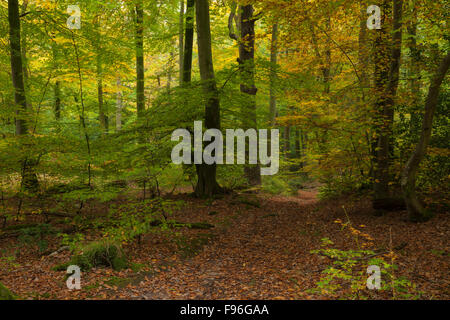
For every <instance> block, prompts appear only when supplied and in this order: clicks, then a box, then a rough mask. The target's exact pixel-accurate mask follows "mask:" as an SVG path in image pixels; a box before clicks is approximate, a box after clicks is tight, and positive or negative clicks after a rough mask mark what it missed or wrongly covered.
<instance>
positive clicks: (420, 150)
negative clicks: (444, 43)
mask: <svg viewBox="0 0 450 320" xmlns="http://www.w3.org/2000/svg"><path fill="white" fill-rule="evenodd" d="M449 67H450V53H448V54H447V56H446V57H445V58H444V60H443V61H442V62H441V64H440V66H439V69H438V71H437V72H436V74H435V75H434V77H433V79H432V80H431V84H430V88H429V90H428V96H427V99H426V102H425V115H424V117H423V122H422V133H421V135H420V140H419V143H418V144H417V146H416V149H415V150H414V152H413V154H412V155H411V158H410V159H409V161H408V163H407V164H406V166H405V168H404V170H403V173H402V179H401V185H402V191H403V198H404V200H405V202H406V207H407V209H408V213H409V218H410V220H411V221H424V220H427V219H429V218H430V214H429V213H428V212H427V211H426V210H425V209H424V208H423V206H422V205H421V203H420V202H419V199H418V198H417V194H416V175H417V172H418V170H419V167H420V162H421V161H422V159H423V158H424V156H425V154H426V151H427V147H428V144H429V142H430V138H431V130H432V127H433V117H434V113H435V111H436V106H437V104H438V98H439V91H440V88H441V84H442V82H443V81H444V78H445V76H446V74H447V72H448V69H449Z"/></svg>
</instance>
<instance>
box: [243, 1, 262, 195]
mask: <svg viewBox="0 0 450 320" xmlns="http://www.w3.org/2000/svg"><path fill="white" fill-rule="evenodd" d="M239 11H240V13H241V14H240V28H241V38H240V41H239V68H240V73H241V80H242V83H241V85H240V90H241V93H243V94H244V95H245V96H246V100H245V103H243V105H242V126H243V129H244V130H246V129H257V120H256V93H257V91H258V90H257V88H256V86H255V17H254V16H253V12H254V9H253V6H252V5H245V6H241V7H240V10H239ZM248 150H249V148H246V158H247V159H248V154H249V151H248ZM244 173H245V176H246V178H247V181H248V183H249V184H250V185H252V186H255V185H260V184H261V169H260V166H259V165H250V164H248V165H245V167H244Z"/></svg>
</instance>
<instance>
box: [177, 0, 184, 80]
mask: <svg viewBox="0 0 450 320" xmlns="http://www.w3.org/2000/svg"><path fill="white" fill-rule="evenodd" d="M178 27H179V28H178V60H179V61H178V64H179V68H180V75H179V78H180V80H179V81H180V86H181V85H182V84H183V70H184V69H183V59H184V0H180V21H179V26H178Z"/></svg>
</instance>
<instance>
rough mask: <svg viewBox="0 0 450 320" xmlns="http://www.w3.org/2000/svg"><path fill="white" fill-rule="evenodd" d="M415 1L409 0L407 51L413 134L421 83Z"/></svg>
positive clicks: (416, 119) (417, 118)
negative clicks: (409, 15)
mask: <svg viewBox="0 0 450 320" xmlns="http://www.w3.org/2000/svg"><path fill="white" fill-rule="evenodd" d="M416 2H417V0H410V1H409V4H410V13H411V16H412V17H411V21H410V22H409V24H408V27H407V30H408V37H407V39H408V41H407V42H408V49H409V65H408V69H409V70H408V71H409V75H408V77H409V78H410V82H409V84H410V94H411V97H412V106H411V121H410V130H411V134H412V133H413V131H414V129H415V128H416V125H417V124H418V123H419V117H418V115H419V109H420V104H421V95H420V92H421V81H420V67H419V65H420V60H421V57H420V51H419V49H418V47H417V8H416Z"/></svg>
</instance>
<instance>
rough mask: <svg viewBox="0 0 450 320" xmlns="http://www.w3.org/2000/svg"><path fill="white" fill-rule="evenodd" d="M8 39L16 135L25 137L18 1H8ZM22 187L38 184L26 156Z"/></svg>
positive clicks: (23, 164) (31, 187)
mask: <svg viewBox="0 0 450 320" xmlns="http://www.w3.org/2000/svg"><path fill="white" fill-rule="evenodd" d="M8 21H9V39H10V46H11V78H12V82H13V86H14V100H15V104H16V135H17V136H26V135H27V134H28V125H27V111H28V110H27V98H26V94H25V85H24V79H23V63H22V52H21V40H20V39H21V32H20V16H19V3H18V0H11V1H8ZM21 162H22V163H21V166H22V187H23V188H25V189H26V190H30V191H37V189H38V186H39V182H38V179H37V175H36V173H35V172H34V167H35V165H36V162H35V161H34V160H33V159H31V158H30V157H28V156H26V157H25V158H23V159H22V160H21Z"/></svg>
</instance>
